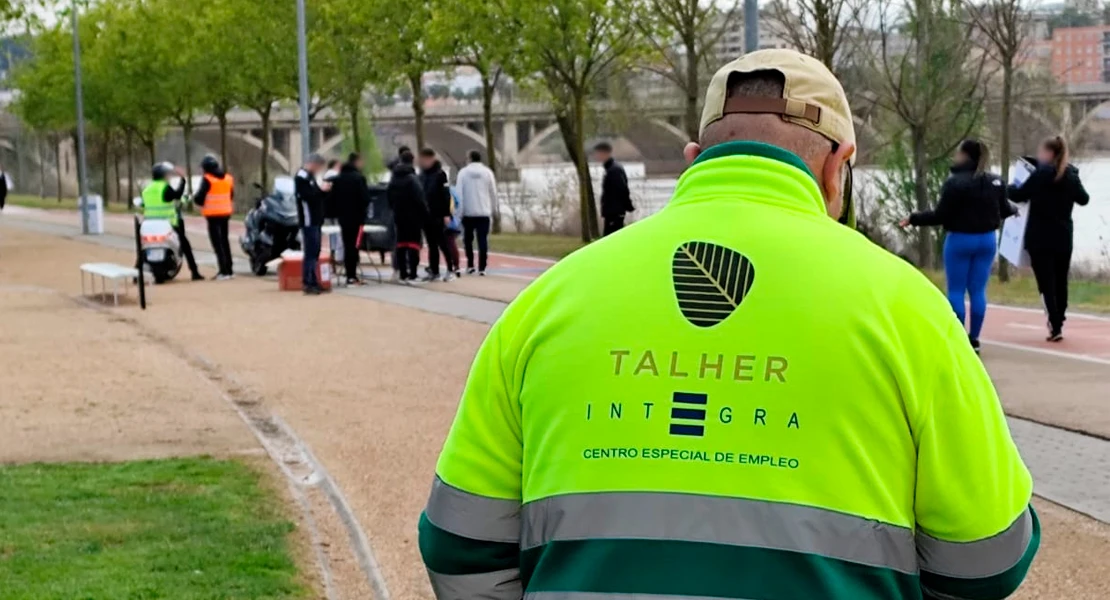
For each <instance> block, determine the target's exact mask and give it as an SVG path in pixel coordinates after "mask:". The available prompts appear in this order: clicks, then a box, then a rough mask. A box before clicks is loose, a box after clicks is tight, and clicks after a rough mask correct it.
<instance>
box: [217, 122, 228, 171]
mask: <svg viewBox="0 0 1110 600" xmlns="http://www.w3.org/2000/svg"><path fill="white" fill-rule="evenodd" d="M216 120H217V121H219V123H220V166H221V167H223V168H224V170H225V171H226V170H227V111H220V112H217V113H216Z"/></svg>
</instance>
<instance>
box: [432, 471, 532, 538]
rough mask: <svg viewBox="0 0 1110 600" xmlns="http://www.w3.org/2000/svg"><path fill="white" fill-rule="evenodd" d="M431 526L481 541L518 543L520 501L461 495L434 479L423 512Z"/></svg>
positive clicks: (456, 490)
mask: <svg viewBox="0 0 1110 600" xmlns="http://www.w3.org/2000/svg"><path fill="white" fill-rule="evenodd" d="M424 513H425V514H426V515H427V516H428V520H429V521H431V522H432V524H433V525H435V526H436V527H439V528H440V529H442V530H444V531H448V532H451V533H453V534H455V535H458V536H462V537H465V538H470V539H472V540H481V541H484V542H508V543H512V544H517V543H520V502H518V501H516V500H503V499H500V498H488V497H486V496H479V495H477V494H471V493H469V492H464V491H462V490H460V489H459V488H457V487H454V486H451V485H450V484H448V483H446V482H444V481H443V480H442V479H440V478H439V477H438V476H437V477H436V478H435V481H433V482H432V494H431V496H430V497H429V498H428V507H427V508H426V509H424Z"/></svg>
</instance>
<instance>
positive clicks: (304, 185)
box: [293, 154, 329, 295]
mask: <svg viewBox="0 0 1110 600" xmlns="http://www.w3.org/2000/svg"><path fill="white" fill-rule="evenodd" d="M324 165H325V162H324V157H322V156H320V155H319V154H311V155H309V157H308V160H307V161H305V164H304V166H303V167H302V168H301V169H300V170H299V171H297V175H296V176H295V177H294V178H293V185H294V189H295V191H296V194H297V219H298V220H299V221H300V225H301V238H302V240H301V241H302V244H303V246H304V264H303V269H304V270H303V271H302V272H301V281H302V282H303V284H304V293H305V294H307V295H319V294H320V293H321V292H323V291H324V290H323V288H322V287H321V286H320V281H319V279H318V278H317V276H316V267H317V263H318V262H319V261H320V243H321V242H320V226H321V225H323V224H324V198H325V196H326V195H327V192H328V185H329V184H326V183H325V184H324V187H321V186H320V184H319V183H317V181H316V177H317V176H318V175H319V174H320V172H321V171H323V170H324Z"/></svg>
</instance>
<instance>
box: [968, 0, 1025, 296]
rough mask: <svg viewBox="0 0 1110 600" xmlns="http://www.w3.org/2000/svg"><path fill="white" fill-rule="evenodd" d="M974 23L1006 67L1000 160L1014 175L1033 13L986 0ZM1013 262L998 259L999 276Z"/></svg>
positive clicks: (1016, 1) (1005, 275) (974, 10)
mask: <svg viewBox="0 0 1110 600" xmlns="http://www.w3.org/2000/svg"><path fill="white" fill-rule="evenodd" d="M967 12H968V14H969V15H970V17H971V20H972V23H974V25H975V27H976V28H977V29H978V30H979V32H981V34H982V36H981V38H980V41H981V43H982V45H983V47H984V49H985V50H986V52H987V54H988V55H989V56H990V57H991V58H992V59H994V60H995V61H997V62H998V64H999V66H1000V67H1001V69H1002V111H1001V112H1002V114H1001V118H1002V119H1001V120H1002V127H1001V132H1000V134H1001V143H1000V144H999V147H1000V151H999V160H1001V161H1002V180H1003V181H1009V180H1010V177H1009V174H1010V122H1011V117H1012V114H1013V107H1014V70H1015V68H1016V66H1017V64H1018V62H1019V60H1020V59H1021V58H1023V56H1024V55H1025V53H1026V52H1027V51H1028V48H1029V46H1028V43H1027V42H1028V40H1029V34H1030V23H1031V21H1032V13H1031V12H1030V11H1029V10H1028V9H1027V8H1026V7H1025V6H1024V0H986V1H985V2H983V3H982V4H979V5H972V6H969V7H968V9H967ZM1008 267H1009V265H1008V264H1007V263H1006V261H1005V260H1000V261H999V262H998V277H999V279H1001V280H1002V281H1007V280H1009V278H1010V271H1009V268H1008Z"/></svg>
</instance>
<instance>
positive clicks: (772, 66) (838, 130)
mask: <svg viewBox="0 0 1110 600" xmlns="http://www.w3.org/2000/svg"><path fill="white" fill-rule="evenodd" d="M755 71H778V72H779V73H781V74H782V76H783V79H784V80H785V83H786V85H785V86H784V87H783V95H782V98H759V97H752V96H743V97H740V96H736V97H732V98H729V97H728V78H729V76H730V75H732V74H733V73H753V72H755ZM736 113H760V114H776V115H782V118H783V120H785V121H789V122H791V123H796V124H798V125H801V126H802V127H805V128H807V129H812V130H813V131H816V132H817V133H820V134H821V135H823V136H825V137H826V138H828V139H829V140H831V141H833V142H836V143H838V144H844V143H847V142H851V143H852V144H855V142H856V131H855V127H854V126H853V125H852V110H851V108H849V106H848V97H847V96H846V95H845V94H844V87H843V86H841V85H840V81H838V80H837V78H836V76H835V75H833V74H832V72H831V71H829V69H828V68H826V67H825V65H823V64H822V63H821V62H820V61H818V60H817V59H815V58H813V57H811V56H806V55H805V54H802V53H801V52H797V51H795V50H786V49H775V50H759V51H758V52H751V53H749V54H745V55H744V56H741V57H740V58H738V59H736V60H734V61H732V62H730V63H728V64H727V65H725V66H723V67H721V68H720V70H718V71H717V73H716V74H714V75H713V80H712V81H710V82H709V89H708V90H706V92H705V108H704V109H702V113H701V127H700V128H699V129H698V132H699V135H700V134H704V133H705V128H706V127H708V126H709V125H710V124H711V123H713V122H714V121H717V120H719V119H721V118H722V117H724V116H725V115H729V114H736ZM855 158H856V157H855V154H853V155H852V162H853V163H854V162H855Z"/></svg>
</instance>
